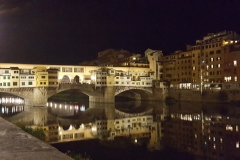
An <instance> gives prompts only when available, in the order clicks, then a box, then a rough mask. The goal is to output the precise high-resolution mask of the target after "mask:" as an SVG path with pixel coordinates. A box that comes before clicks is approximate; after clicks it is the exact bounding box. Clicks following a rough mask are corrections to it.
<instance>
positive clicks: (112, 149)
mask: <svg viewBox="0 0 240 160" xmlns="http://www.w3.org/2000/svg"><path fill="white" fill-rule="evenodd" d="M52 146H53V147H55V148H57V149H59V150H60V151H61V152H63V153H69V152H71V153H72V154H81V155H83V157H86V158H87V157H90V158H91V159H92V160H159V159H163V160H172V159H194V156H192V155H190V154H188V153H183V152H179V151H177V150H175V149H164V150H161V151H152V152H151V151H149V150H148V149H147V148H146V146H136V145H133V144H132V143H128V142H127V141H126V140H124V139H121V140H116V141H111V142H100V141H99V140H87V141H74V142H68V143H58V144H52Z"/></svg>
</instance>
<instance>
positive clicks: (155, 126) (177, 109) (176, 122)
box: [1, 102, 240, 159]
mask: <svg viewBox="0 0 240 160" xmlns="http://www.w3.org/2000/svg"><path fill="white" fill-rule="evenodd" d="M19 106H20V108H19ZM19 106H17V105H12V106H5V105H3V104H1V111H2V114H8V115H10V112H11V113H17V112H21V111H23V110H24V109H23V106H22V108H21V105H19ZM47 110H48V113H50V114H51V115H54V116H55V118H56V119H57V121H56V122H57V123H56V125H55V126H54V125H52V124H50V123H49V124H48V123H47V124H46V125H45V126H48V125H49V126H51V125H52V128H54V127H55V130H53V131H54V132H55V133H56V134H55V135H56V137H55V139H54V140H55V142H56V139H58V137H61V140H59V139H58V141H61V142H64V141H74V140H81V139H84V137H87V138H103V136H106V135H107V136H108V137H111V136H112V135H124V134H126V135H127V134H130V133H135V134H136V133H137V134H136V135H138V136H139V135H140V133H141V134H142V136H143V132H142V131H143V130H144V134H145V135H144V136H147V137H149V138H150V137H154V136H153V135H152V133H153V131H157V132H156V135H155V137H158V138H159V139H155V143H158V144H159V146H160V147H159V148H164V147H171V148H177V149H178V150H180V151H185V152H189V153H191V154H194V155H196V156H197V157H200V158H203V159H211V158H213V157H215V158H216V159H239V158H240V150H239V149H240V128H239V127H240V106H239V104H214V103H212V104H209V103H208V104H204V103H176V104H171V105H166V104H165V103H160V102H141V104H139V102H136V103H134V102H127V103H123V102H121V103H116V104H115V105H113V106H110V108H106V109H105V111H103V109H102V108H89V106H88V105H87V104H84V103H81V104H80V103H65V102H63V103H61V102H48V104H47ZM103 114H105V115H106V116H103ZM107 114H113V117H114V119H107ZM149 116H150V117H151V116H152V121H149V122H148V123H143V119H144V118H150V117H149ZM58 117H62V118H63V119H58ZM52 118H54V117H51V120H53V119H52ZM72 118H74V121H73V120H72ZM81 118H86V119H87V118H88V119H87V120H86V121H83V120H82V119H81ZM134 119H135V120H134ZM48 120H50V118H49V119H48ZM137 120H139V121H137ZM130 121H131V122H130ZM125 122H127V123H129V124H125ZM128 126H129V128H128ZM110 129H111V130H110ZM83 132H84V133H85V135H84V134H83ZM146 133H147V134H146ZM109 134H110V135H111V136H110V135H109ZM74 138H76V139H74ZM49 142H51V139H49ZM133 142H137V143H138V142H139V143H140V142H141V141H140V140H139V139H138V138H136V137H134V141H133Z"/></svg>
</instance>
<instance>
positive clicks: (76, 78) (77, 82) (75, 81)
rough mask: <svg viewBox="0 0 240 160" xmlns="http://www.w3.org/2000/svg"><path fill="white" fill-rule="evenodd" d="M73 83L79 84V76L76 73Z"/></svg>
mask: <svg viewBox="0 0 240 160" xmlns="http://www.w3.org/2000/svg"><path fill="white" fill-rule="evenodd" d="M73 83H75V84H79V83H80V78H79V76H78V75H76V76H75V77H74V79H73Z"/></svg>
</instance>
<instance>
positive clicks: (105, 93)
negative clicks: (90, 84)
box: [89, 87, 115, 103]
mask: <svg viewBox="0 0 240 160" xmlns="http://www.w3.org/2000/svg"><path fill="white" fill-rule="evenodd" d="M89 102H95V103H99V102H100V103H115V89H114V88H113V87H105V88H103V89H102V96H89Z"/></svg>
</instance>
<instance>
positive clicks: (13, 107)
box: [0, 97, 24, 117]
mask: <svg viewBox="0 0 240 160" xmlns="http://www.w3.org/2000/svg"><path fill="white" fill-rule="evenodd" d="M22 111H24V100H23V99H21V98H19V97H1V98H0V116H1V117H9V116H12V115H15V114H17V113H20V112H22Z"/></svg>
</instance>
